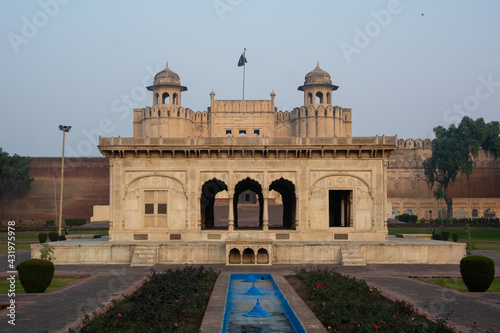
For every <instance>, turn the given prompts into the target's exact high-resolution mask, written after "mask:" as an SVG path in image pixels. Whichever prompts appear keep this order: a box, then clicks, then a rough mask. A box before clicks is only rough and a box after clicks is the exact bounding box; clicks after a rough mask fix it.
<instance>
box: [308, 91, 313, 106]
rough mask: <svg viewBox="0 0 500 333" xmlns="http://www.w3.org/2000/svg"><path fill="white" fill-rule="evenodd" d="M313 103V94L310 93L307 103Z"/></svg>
mask: <svg viewBox="0 0 500 333" xmlns="http://www.w3.org/2000/svg"><path fill="white" fill-rule="evenodd" d="M312 103H313V94H312V93H308V94H307V104H312Z"/></svg>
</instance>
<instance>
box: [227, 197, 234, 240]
mask: <svg viewBox="0 0 500 333" xmlns="http://www.w3.org/2000/svg"><path fill="white" fill-rule="evenodd" d="M228 222H229V226H228V230H229V231H234V210H233V196H232V195H229V215H228Z"/></svg>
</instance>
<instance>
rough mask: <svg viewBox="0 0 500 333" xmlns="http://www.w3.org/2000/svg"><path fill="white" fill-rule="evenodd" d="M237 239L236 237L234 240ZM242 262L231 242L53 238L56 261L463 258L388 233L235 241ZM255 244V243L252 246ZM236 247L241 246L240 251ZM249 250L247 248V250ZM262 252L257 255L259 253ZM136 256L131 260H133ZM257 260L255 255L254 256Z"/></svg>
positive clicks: (447, 246)
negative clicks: (369, 237)
mask: <svg viewBox="0 0 500 333" xmlns="http://www.w3.org/2000/svg"><path fill="white" fill-rule="evenodd" d="M235 241H236V240H235ZM237 241H238V249H239V250H240V255H242V259H243V256H244V253H246V259H245V260H241V261H239V262H238V261H235V260H229V259H230V258H229V253H230V252H231V250H232V249H233V248H235V247H232V244H231V242H228V243H226V242H221V241H218V242H215V241H214V242H209V241H206V242H183V241H170V242H141V241H137V242H109V240H108V237H102V238H96V239H79V240H67V241H63V242H54V243H51V245H52V246H53V247H54V256H55V258H56V260H55V264H57V265H65V264H132V263H133V262H134V265H141V258H144V259H143V261H144V263H143V265H144V266H152V265H155V264H184V263H192V264H232V265H238V264H239V265H241V264H248V265H257V264H259V263H262V264H267V265H269V264H271V263H272V264H343V263H345V262H346V258H344V260H343V257H342V252H344V253H349V252H352V251H349V249H350V250H353V251H356V252H358V253H361V255H362V256H363V258H364V262H362V264H363V263H365V264H408V263H415V264H458V263H459V262H460V259H462V258H463V257H464V256H465V246H466V245H465V244H464V243H454V242H445V241H434V240H428V239H419V238H398V237H395V236H389V240H388V241H379V242H351V241H335V242H293V241H276V240H269V242H268V244H267V243H266V246H262V244H260V243H262V240H251V239H248V240H237ZM257 243H259V244H257ZM240 248H241V249H240ZM40 249H41V245H40V244H32V245H31V256H32V258H39V257H40V253H39V251H40ZM247 249H248V250H247ZM261 249H263V250H266V252H267V255H268V258H269V261H268V262H262V261H260V262H259V260H261V257H259V256H258V254H259V250H261ZM262 252H263V251H261V252H260V253H262ZM134 255H135V258H134ZM259 258H260V259H259Z"/></svg>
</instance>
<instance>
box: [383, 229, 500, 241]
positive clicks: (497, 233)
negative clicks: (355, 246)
mask: <svg viewBox="0 0 500 333" xmlns="http://www.w3.org/2000/svg"><path fill="white" fill-rule="evenodd" d="M434 229H436V233H438V234H440V233H441V232H442V231H448V232H449V233H450V240H451V235H452V234H453V233H456V234H458V240H459V241H466V240H467V238H466V237H465V228H463V227H450V228H447V227H443V228H440V227H435V228H434ZM431 233H432V232H431V228H425V227H402V228H399V227H389V235H396V234H431ZM471 235H472V236H473V238H472V241H500V228H490V227H476V228H474V227H473V231H472V233H471Z"/></svg>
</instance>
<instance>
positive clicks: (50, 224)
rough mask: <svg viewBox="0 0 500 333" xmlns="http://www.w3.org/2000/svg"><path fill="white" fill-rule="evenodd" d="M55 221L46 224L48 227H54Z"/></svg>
mask: <svg viewBox="0 0 500 333" xmlns="http://www.w3.org/2000/svg"><path fill="white" fill-rule="evenodd" d="M54 223H55V222H54V220H48V221H46V222H45V224H46V225H47V227H53V226H54Z"/></svg>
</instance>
